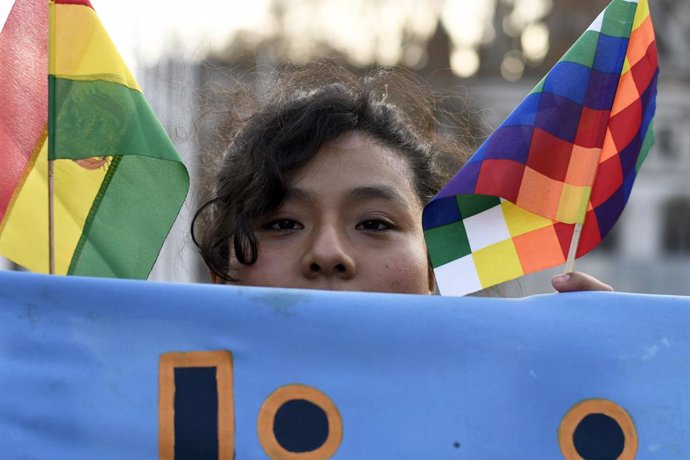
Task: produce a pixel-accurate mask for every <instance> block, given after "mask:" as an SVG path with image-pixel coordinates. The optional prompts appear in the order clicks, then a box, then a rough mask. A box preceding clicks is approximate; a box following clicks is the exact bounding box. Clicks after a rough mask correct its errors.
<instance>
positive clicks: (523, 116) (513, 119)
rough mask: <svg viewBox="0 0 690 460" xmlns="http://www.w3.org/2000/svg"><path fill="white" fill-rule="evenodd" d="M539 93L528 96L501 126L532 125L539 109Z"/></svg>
mask: <svg viewBox="0 0 690 460" xmlns="http://www.w3.org/2000/svg"><path fill="white" fill-rule="evenodd" d="M540 97H541V93H532V94H529V95H528V96H527V97H526V98H525V99H524V100H523V101H522V102H521V103H520V105H519V106H517V108H516V109H515V110H513V113H511V114H510V115H508V118H506V119H505V120H504V121H503V123H501V126H526V125H533V124H534V120H535V118H536V116H537V110H538V109H539V98H540Z"/></svg>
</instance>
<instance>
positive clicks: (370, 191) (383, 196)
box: [285, 185, 411, 207]
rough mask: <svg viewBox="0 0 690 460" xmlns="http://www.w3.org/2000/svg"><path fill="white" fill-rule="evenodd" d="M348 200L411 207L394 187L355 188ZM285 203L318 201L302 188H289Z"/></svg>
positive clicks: (312, 194)
mask: <svg viewBox="0 0 690 460" xmlns="http://www.w3.org/2000/svg"><path fill="white" fill-rule="evenodd" d="M346 199H347V200H348V201H352V202H363V201H373V200H383V201H389V202H393V203H396V204H397V205H399V206H403V207H409V206H410V205H411V203H408V202H407V200H406V199H405V198H404V197H403V196H402V195H401V194H400V193H398V192H397V191H396V190H395V189H394V188H393V187H389V186H387V185H370V186H362V187H355V188H353V189H352V190H350V191H349V192H348V194H347V197H346ZM285 201H305V202H308V203H311V202H314V201H316V194H315V193H313V192H311V191H308V190H304V189H301V188H289V189H288V190H287V192H286V193H285Z"/></svg>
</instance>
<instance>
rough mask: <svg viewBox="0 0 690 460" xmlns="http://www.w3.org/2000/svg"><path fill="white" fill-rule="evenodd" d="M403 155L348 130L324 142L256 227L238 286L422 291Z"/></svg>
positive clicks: (420, 246) (417, 213) (427, 286)
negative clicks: (249, 261)
mask: <svg viewBox="0 0 690 460" xmlns="http://www.w3.org/2000/svg"><path fill="white" fill-rule="evenodd" d="M412 177H413V173H412V171H411V170H410V167H409V165H408V164H407V162H406V160H405V159H404V158H403V157H402V156H401V155H399V154H397V153H396V152H395V151H393V150H391V149H389V148H386V147H382V146H380V145H377V144H376V143H375V141H374V140H373V139H372V138H370V137H368V136H367V135H366V134H363V133H360V132H352V133H348V134H345V135H343V136H341V137H339V138H338V139H336V140H335V141H333V142H330V143H328V144H325V145H324V146H323V147H322V148H321V150H320V151H319V153H318V155H317V156H316V157H315V158H314V159H313V160H312V161H311V163H309V164H308V165H307V166H305V167H304V168H303V169H302V170H300V171H298V173H297V174H296V175H295V177H294V178H293V180H292V182H291V184H290V186H289V188H288V194H287V198H286V199H285V202H284V203H283V204H282V206H280V207H279V208H278V209H277V210H275V211H274V212H273V213H271V214H270V215H267V216H264V217H263V218H262V219H260V220H259V221H258V222H257V224H256V228H255V232H256V236H257V240H258V243H259V257H258V259H257V261H256V263H255V264H253V265H242V264H239V263H237V262H234V263H233V264H232V266H233V267H234V268H235V269H236V272H235V274H236V276H237V277H238V278H239V279H240V283H239V284H243V285H249V286H274V287H291V288H308V289H333V290H352V291H377V292H405V293H418V294H428V293H430V292H431V291H432V290H433V280H432V279H431V278H432V275H431V274H430V269H429V264H428V261H427V253H426V245H425V242H424V235H423V231H422V204H421V202H420V200H419V198H418V197H417V195H416V193H415V191H414V189H413V186H412V183H411V180H412Z"/></svg>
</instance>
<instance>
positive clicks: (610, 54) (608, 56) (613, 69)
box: [592, 33, 628, 74]
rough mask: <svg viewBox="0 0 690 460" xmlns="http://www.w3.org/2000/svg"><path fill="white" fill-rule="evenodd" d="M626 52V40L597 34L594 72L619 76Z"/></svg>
mask: <svg viewBox="0 0 690 460" xmlns="http://www.w3.org/2000/svg"><path fill="white" fill-rule="evenodd" d="M627 50H628V39H627V38H619V37H611V36H608V35H606V34H603V33H600V34H599V41H598V43H597V51H596V53H595V55H594V64H593V65H592V67H593V69H594V70H597V71H599V72H604V73H614V74H620V73H621V69H622V68H623V61H624V60H625V53H626V52H627Z"/></svg>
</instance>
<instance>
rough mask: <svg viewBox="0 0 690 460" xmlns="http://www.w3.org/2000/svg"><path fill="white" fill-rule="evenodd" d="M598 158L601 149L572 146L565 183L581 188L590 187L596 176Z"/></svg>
mask: <svg viewBox="0 0 690 460" xmlns="http://www.w3.org/2000/svg"><path fill="white" fill-rule="evenodd" d="M600 156H601V149H598V148H586V147H580V146H579V145H573V153H572V154H571V155H570V164H569V165H568V172H567V173H566V175H565V181H566V183H568V184H570V185H579V186H583V187H587V186H591V185H592V184H593V183H594V176H596V174H597V166H598V165H599V157H600Z"/></svg>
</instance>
